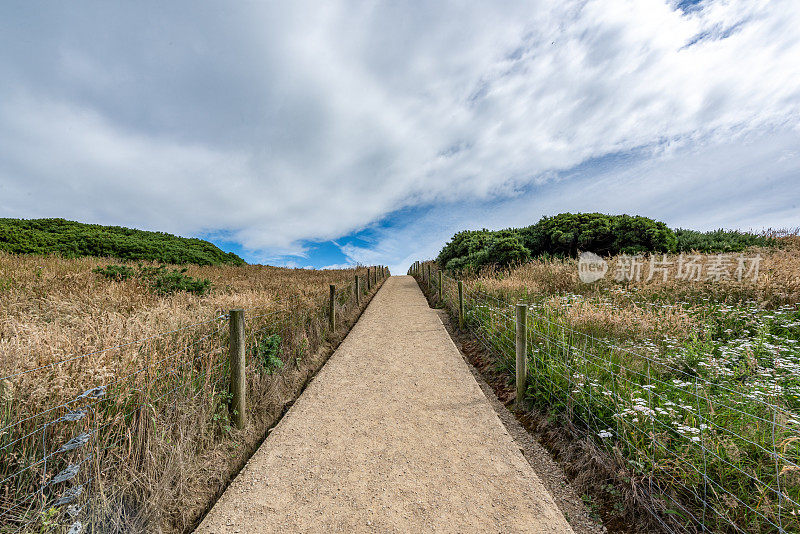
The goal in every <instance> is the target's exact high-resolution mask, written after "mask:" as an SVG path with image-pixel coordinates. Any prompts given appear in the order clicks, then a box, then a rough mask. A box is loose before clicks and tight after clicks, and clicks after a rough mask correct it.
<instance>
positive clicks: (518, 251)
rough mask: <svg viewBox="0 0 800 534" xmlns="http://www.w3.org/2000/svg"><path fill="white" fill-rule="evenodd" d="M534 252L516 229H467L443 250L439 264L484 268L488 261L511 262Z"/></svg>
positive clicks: (488, 263)
mask: <svg viewBox="0 0 800 534" xmlns="http://www.w3.org/2000/svg"><path fill="white" fill-rule="evenodd" d="M530 257H531V254H530V252H529V251H528V249H526V248H525V246H524V245H523V244H522V241H521V240H520V236H519V234H518V232H517V231H516V230H514V229H508V230H500V231H498V232H490V231H489V230H486V229H484V230H467V231H464V232H459V233H457V234H456V235H455V236H453V239H452V240H451V241H450V242H449V243H448V244H447V245H445V247H444V248H443V249H442V251H441V253H440V254H439V258H438V261H439V264H440V265H442V266H443V267H444V266H446V267H447V268H448V269H455V270H461V269H466V268H472V269H476V268H480V267H483V266H484V265H498V266H502V267H505V266H508V265H512V264H515V263H521V262H524V261H528V260H529V259H530Z"/></svg>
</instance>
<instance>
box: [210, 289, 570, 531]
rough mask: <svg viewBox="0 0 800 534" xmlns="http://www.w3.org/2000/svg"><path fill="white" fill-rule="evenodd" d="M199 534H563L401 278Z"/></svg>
mask: <svg viewBox="0 0 800 534" xmlns="http://www.w3.org/2000/svg"><path fill="white" fill-rule="evenodd" d="M197 532H199V533H204V534H205V533H216V534H220V533H236V532H240V533H260V532H403V533H405V532H495V533H497V532H536V533H548V532H553V533H555V532H558V533H571V532H572V530H571V529H570V527H569V525H568V524H567V522H566V520H565V519H564V516H563V515H562V514H561V512H560V511H559V510H558V508H557V507H556V505H555V503H554V502H553V499H552V498H551V496H550V495H549V494H548V493H547V491H546V490H545V488H544V486H543V485H542V483H541V482H540V481H539V479H538V478H537V476H536V474H535V473H534V472H533V470H532V468H531V467H530V465H529V464H528V462H527V461H526V460H525V459H524V458H523V456H522V454H521V453H520V449H519V447H518V446H517V444H516V443H515V442H514V441H513V439H512V438H511V437H510V436H509V435H508V433H507V432H506V430H505V428H504V427H503V425H502V424H501V422H500V420H499V419H498V418H497V415H496V414H495V412H494V411H493V410H492V407H491V406H490V404H489V401H488V400H487V399H486V397H485V396H484V394H483V392H482V391H481V389H480V387H479V386H478V384H477V382H476V381H475V379H474V378H473V376H472V375H471V374H470V371H469V369H468V368H467V365H466V364H465V363H464V361H463V360H462V359H461V356H460V354H459V352H458V350H457V349H456V347H455V346H454V345H453V342H452V340H451V339H450V336H449V335H448V334H447V332H446V331H445V329H444V327H443V326H442V323H441V321H440V320H439V318H438V316H437V314H436V312H435V311H434V310H432V309H430V308H429V307H428V304H427V303H426V301H425V298H424V296H423V295H422V293H421V292H420V290H419V288H418V287H417V283H416V282H415V281H414V279H413V278H411V277H408V276H394V277H391V278H389V279H388V280H386V282H385V283H384V285H383V287H382V288H381V290H380V291H379V292H378V294H377V295H376V296H375V297H374V298H373V300H372V302H371V303H370V305H369V307H368V308H367V310H366V311H365V312H364V314H363V315H362V316H361V319H360V320H359V321H358V323H357V324H356V325H355V327H354V328H353V330H352V332H351V333H350V335H349V336H348V337H347V338H346V339H345V340H344V342H342V344H341V346H340V347H339V349H338V350H337V351H336V352H335V353H334V354H333V356H331V358H330V360H329V361H328V363H327V364H326V365H325V367H323V369H322V370H321V371H320V373H319V375H318V376H317V377H316V378H315V379H314V381H313V382H312V383H311V384H309V386H308V388H307V389H306V391H305V392H304V393H303V394H302V395H301V396H300V398H299V399H298V400H297V402H296V403H295V405H294V406H293V407H292V408H291V409H290V410H289V412H288V413H287V414H286V415H285V416H284V418H283V419H282V420H281V422H280V423H279V424H278V425H277V426H276V427H275V429H274V430H273V431H272V433H271V434H270V435H269V437H268V438H267V440H266V441H265V442H264V444H263V445H262V446H261V448H260V449H259V450H258V451H257V452H256V454H255V455H254V456H253V457H252V458H251V459H250V461H249V462H248V464H247V466H246V467H245V468H244V469H243V470H242V472H241V473H240V474H239V476H238V477H237V478H236V479H235V480H234V481H233V482H232V483H231V485H230V487H229V488H228V490H227V491H226V492H225V494H224V495H223V496H222V498H221V499H220V500H219V502H217V504H216V505H215V506H214V508H213V509H212V510H211V512H209V514H208V516H207V517H206V518H205V520H204V521H203V522H202V524H201V525H200V527H199V528H198V529H197Z"/></svg>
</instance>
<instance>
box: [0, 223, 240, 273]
mask: <svg viewBox="0 0 800 534" xmlns="http://www.w3.org/2000/svg"><path fill="white" fill-rule="evenodd" d="M0 250H2V251H6V252H11V253H15V254H59V255H61V256H65V257H69V258H75V257H81V256H98V257H112V258H117V259H120V260H126V261H155V262H160V263H168V264H187V263H192V264H197V265H226V264H227V265H244V263H245V261H244V260H243V259H242V258H240V257H239V256H237V255H236V254H234V253H232V252H224V251H222V250H220V249H219V248H218V247H217V246H215V245H213V244H212V243H209V242H208V241H204V240H202V239H196V238H186V237H178V236H175V235H172V234H167V233H164V232H148V231H144V230H134V229H131V228H123V227H121V226H101V225H98V224H84V223H79V222H73V221H67V220H64V219H30V220H28V219H3V218H0Z"/></svg>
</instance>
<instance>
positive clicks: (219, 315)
mask: <svg viewBox="0 0 800 534" xmlns="http://www.w3.org/2000/svg"><path fill="white" fill-rule="evenodd" d="M108 263H117V262H111V261H105V260H103V259H94V258H82V259H63V258H58V257H54V256H53V257H37V256H13V255H8V254H4V253H0V447H2V450H1V451H0V454H2V460H0V532H6V531H7V529H10V530H9V531H14V530H15V529H17V528H19V527H20V526H21V525H23V524H25V523H27V522H31V523H30V525H28V527H27V528H28V529H30V530H37V531H39V530H41V531H43V532H50V531H52V532H58V531H59V528H62V527H63V526H65V525H67V526H68V525H69V524H71V522H72V521H73V519H72V518H70V517H68V516H67V515H66V514H65V513H64V511H65V508H66V507H64V506H61V507H53V506H52V504H53V502H54V501H55V500H57V499H58V498H59V497H60V496H61V495H63V494H64V491H66V488H67V487H69V486H70V485H72V487H78V486H80V485H81V484H86V486H85V490H86V491H85V492H84V493H83V494H82V496H81V497H80V498H78V499H76V501H75V502H76V503H84V504H85V503H87V502H88V503H91V507H84V509H83V510H82V511H81V512H80V514H79V515H78V517H80V518H81V520H83V521H84V523H86V522H87V521H91V522H92V523H93V524H94V525H95V526H98V527H101V531H103V532H106V531H125V532H130V531H137V530H142V531H185V530H186V529H187V528H189V527H191V525H192V524H193V523H194V522H195V521H197V520H198V518H199V517H200V514H201V513H202V512H203V510H205V508H206V507H207V506H208V504H209V502H210V501H211V500H212V499H213V497H214V495H215V494H216V493H217V492H219V491H220V490H221V488H222V487H224V484H225V482H226V480H227V479H228V477H229V476H230V474H231V473H232V472H234V471H235V469H236V468H237V466H238V465H240V464H241V463H242V462H243V461H244V459H245V458H246V457H247V456H248V453H249V451H250V450H252V449H253V448H254V447H255V446H256V445H257V444H258V442H259V440H260V439H261V438H262V437H263V435H264V432H265V430H266V429H267V428H268V427H269V426H270V425H271V424H273V423H274V422H275V421H276V420H277V418H278V417H279V416H280V414H281V413H282V411H283V409H284V406H285V405H286V403H288V402H291V401H292V400H293V399H294V398H295V397H296V396H297V394H298V393H299V391H300V390H301V388H302V387H303V385H304V384H305V382H306V381H307V379H308V378H309V376H310V375H311V374H312V373H313V372H315V371H316V369H317V368H318V367H319V366H320V365H321V364H322V362H324V359H325V358H326V356H327V354H328V353H329V352H330V350H331V348H332V347H333V346H334V345H335V344H336V343H337V342H338V340H339V339H340V338H341V337H343V335H344V333H345V332H346V331H347V329H348V328H349V326H350V325H351V324H352V322H354V320H355V319H356V318H357V316H358V314H359V313H360V310H361V309H362V308H363V305H364V301H365V300H366V298H367V297H366V295H365V298H364V299H362V303H361V304H362V305H361V306H356V305H355V302H354V300H355V299H354V295H353V289H352V283H353V277H354V275H355V274H356V273H358V275H359V276H360V277H361V279H362V282H363V280H364V276H365V274H366V270H365V269H364V268H359V269H358V270H353V269H348V270H331V271H312V270H302V269H284V268H276V267H267V266H242V267H231V266H225V267H190V268H189V271H188V273H187V274H189V275H191V276H195V277H199V278H207V279H209V280H211V281H212V283H213V289H212V291H211V293H210V294H209V295H207V296H205V297H197V296H194V295H191V294H188V293H185V292H179V293H176V294H174V295H172V296H167V297H163V296H158V295H155V294H154V293H153V292H152V291H151V290H150V289H149V288H148V287H147V286H146V285H144V284H142V283H140V282H138V281H136V280H128V281H123V282H112V281H109V280H107V279H105V278H102V277H100V276H98V275H97V274H95V273H93V272H92V269H93V268H95V267H97V266H105V265H107V264H108ZM329 284H335V285H336V286H337V295H336V298H337V303H338V312H337V319H338V321H337V322H338V325H337V326H338V328H337V331H336V332H330V331H328V328H327V314H326V310H327V299H328V292H329V289H328V286H329ZM373 289H374V288H373ZM232 308H244V309H245V310H246V319H247V329H246V335H247V341H248V368H247V375H248V395H249V406H248V407H249V410H248V412H249V418H248V420H249V424H248V426H247V428H245V429H244V430H235V429H233V428H231V426H230V422H229V414H228V409H227V403H228V401H229V399H228V395H227V367H226V366H227V357H226V355H227V352H226V351H227V335H228V331H227V321H226V320H225V318H224V315H225V313H226V312H227V311H228V310H229V309H232ZM165 332H171V333H169V334H167V335H160V334H162V333H165ZM137 340H144V341H141V342H139V341H137ZM265 340H271V341H272V342H273V343H275V341H276V340H277V347H279V349H278V351H277V352H276V351H274V350H273V349H269V350H272V351H273V354H272V356H273V360H271V361H270V362H268V361H267V357H266V352H264V350H261V351H260V352H258V351H256V346H257V345H258V344H259V342H265ZM114 347H117V348H114ZM109 349H110V350H109ZM269 350H267V352H269ZM275 358H279V359H280V362H279V363H278V365H276V364H275ZM64 360H68V361H64ZM59 362H63V363H59ZM3 377H6V378H3ZM98 386H104V387H105V389H104V390H103V391H102V393H101V395H100V396H99V397H98V398H97V399H95V398H92V397H83V398H81V397H80V395H81V394H83V393H84V392H86V391H87V390H90V389H91V388H95V387H98ZM78 409H82V410H83V411H84V412H85V416H83V417H82V418H81V419H80V420H79V421H77V422H64V421H63V420H61V421H59V418H61V417H63V416H64V415H67V414H69V413H70V412H75V411H76V410H78ZM20 421H22V422H21V423H20ZM80 433H86V434H88V435H89V441H88V443H87V444H86V445H85V446H83V447H79V448H77V449H75V450H74V451H66V452H64V453H57V452H56V451H57V449H58V447H60V446H61V445H63V444H64V443H66V442H67V441H68V440H69V439H71V438H73V437H75V436H76V435H79V434H80ZM89 453H91V457H90V456H89ZM45 460H46V462H45ZM79 462H83V463H82V464H81V468H80V470H79V473H78V475H77V476H76V477H74V478H73V479H72V480H70V481H68V482H65V483H57V484H53V483H52V480H53V477H54V476H55V475H56V474H58V473H59V472H60V470H61V469H63V468H65V467H66V466H67V465H70V464H76V463H79ZM22 498H27V499H28V501H22V500H21V499H22ZM15 506H17V508H13V507H15ZM48 525H52V528H51V526H48Z"/></svg>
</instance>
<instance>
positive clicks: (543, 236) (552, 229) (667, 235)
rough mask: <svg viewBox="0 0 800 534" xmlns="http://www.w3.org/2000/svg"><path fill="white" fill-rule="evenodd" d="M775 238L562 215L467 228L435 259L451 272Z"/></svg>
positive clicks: (742, 245)
mask: <svg viewBox="0 0 800 534" xmlns="http://www.w3.org/2000/svg"><path fill="white" fill-rule="evenodd" d="M778 244H779V242H778V241H777V240H776V239H774V238H771V237H768V236H764V235H757V234H753V233H748V232H740V231H736V230H715V231H712V232H699V231H696V230H685V229H677V230H673V229H671V228H669V227H668V226H667V225H666V224H664V223H663V222H660V221H656V220H653V219H650V218H648V217H641V216H632V215H606V214H602V213H561V214H559V215H555V216H553V217H542V218H541V219H540V220H539V222H537V223H536V224H534V225H531V226H527V227H524V228H507V229H505V230H497V231H490V230H486V229H483V230H464V231H462V232H458V233H457V234H455V235H454V236H453V238H452V239H451V240H450V241H449V242H448V243H447V244H446V245H445V246H444V248H442V250H441V252H440V253H439V256H438V257H437V258H436V260H437V263H438V264H439V267H440V268H442V269H447V270H451V271H452V270H459V271H460V270H464V269H473V270H474V269H480V268H482V267H485V266H499V267H507V266H509V265H518V264H521V263H525V262H527V261H529V260H531V259H533V258H537V257H559V258H568V257H573V258H574V257H576V256H577V255H578V253H579V252H584V251H590V252H594V253H596V254H600V255H601V256H614V255H617V254H643V253H664V254H668V253H673V252H691V251H695V252H701V253H726V252H741V251H743V250H745V249H746V248H748V247H754V246H761V247H774V246H777V245H778Z"/></svg>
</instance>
